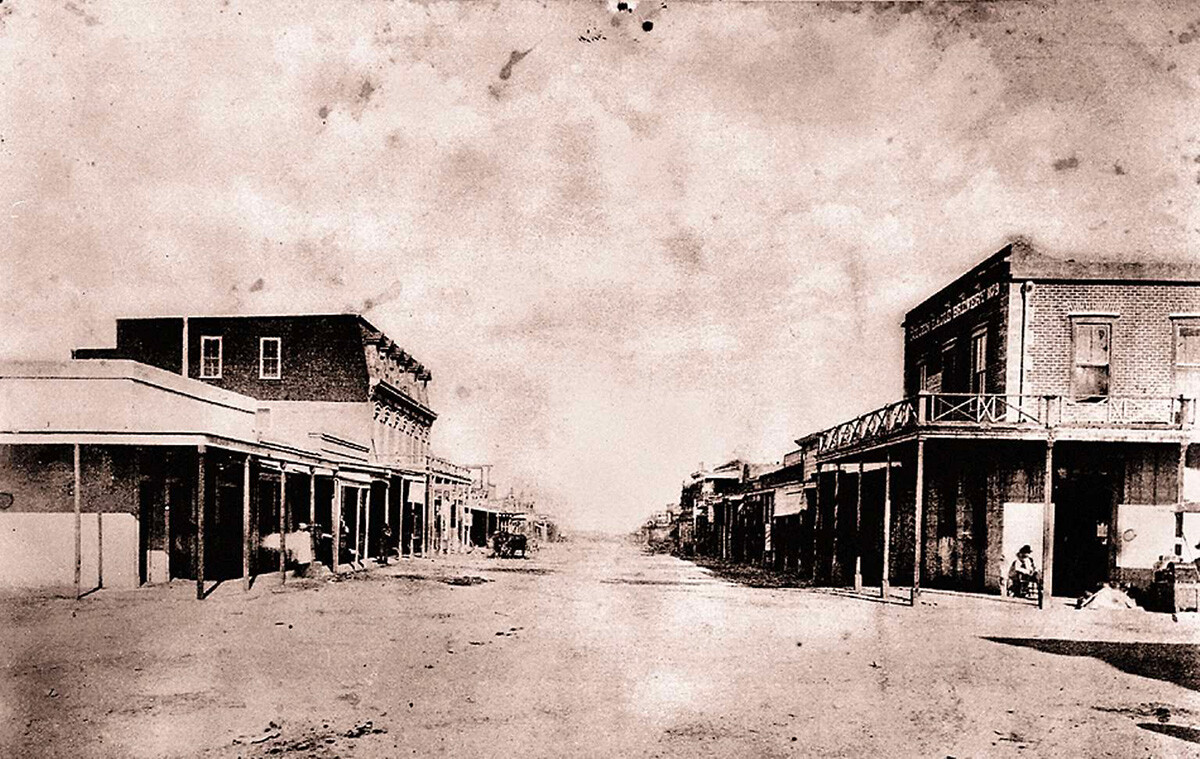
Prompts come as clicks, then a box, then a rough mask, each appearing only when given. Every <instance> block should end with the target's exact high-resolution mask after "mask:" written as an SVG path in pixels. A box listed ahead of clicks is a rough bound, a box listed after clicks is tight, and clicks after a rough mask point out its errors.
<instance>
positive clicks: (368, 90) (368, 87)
mask: <svg viewBox="0 0 1200 759" xmlns="http://www.w3.org/2000/svg"><path fill="white" fill-rule="evenodd" d="M374 94H375V85H373V84H371V80H370V79H364V80H363V83H362V88H361V89H360V90H359V91H358V99H359V100H361V101H363V102H364V103H365V102H367V101H368V100H370V99H371V96H372V95H374Z"/></svg>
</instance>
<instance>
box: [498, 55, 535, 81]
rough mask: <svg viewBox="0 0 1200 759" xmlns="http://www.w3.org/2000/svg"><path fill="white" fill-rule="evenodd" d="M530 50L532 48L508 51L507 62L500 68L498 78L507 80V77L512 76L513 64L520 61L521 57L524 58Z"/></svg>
mask: <svg viewBox="0 0 1200 759" xmlns="http://www.w3.org/2000/svg"><path fill="white" fill-rule="evenodd" d="M532 52H533V48H529V49H528V50H526V51H525V52H523V53H522V52H521V51H520V50H514V51H512V52H511V53H509V54H508V63H505V64H504V67H503V68H501V69H500V78H501V79H504V80H508V78H509V77H511V76H512V71H513V66H515V65H517V64H518V63H520V62H521V59H522V58H524V57H525V56H527V55H529V54H530V53H532Z"/></svg>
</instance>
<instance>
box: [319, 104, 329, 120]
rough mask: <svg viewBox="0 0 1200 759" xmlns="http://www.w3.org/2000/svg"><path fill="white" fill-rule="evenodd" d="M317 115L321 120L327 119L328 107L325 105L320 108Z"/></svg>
mask: <svg viewBox="0 0 1200 759" xmlns="http://www.w3.org/2000/svg"><path fill="white" fill-rule="evenodd" d="M317 115H318V116H320V117H321V118H322V119H327V118H329V106H327V105H323V106H321V108H320V109H319V110H318V111H317Z"/></svg>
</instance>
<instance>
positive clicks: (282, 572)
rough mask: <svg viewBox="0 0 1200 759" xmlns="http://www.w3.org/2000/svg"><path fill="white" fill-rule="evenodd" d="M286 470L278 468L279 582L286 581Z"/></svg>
mask: <svg viewBox="0 0 1200 759" xmlns="http://www.w3.org/2000/svg"><path fill="white" fill-rule="evenodd" d="M287 523H288V504H287V470H285V469H283V468H280V470H279V584H280V585H282V584H284V583H285V582H287V529H288V525H287Z"/></svg>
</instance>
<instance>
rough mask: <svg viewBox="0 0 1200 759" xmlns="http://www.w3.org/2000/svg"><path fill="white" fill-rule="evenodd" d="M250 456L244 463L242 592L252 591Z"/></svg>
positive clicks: (247, 455)
mask: <svg viewBox="0 0 1200 759" xmlns="http://www.w3.org/2000/svg"><path fill="white" fill-rule="evenodd" d="M250 551H251V547H250V454H246V458H245V460H244V461H242V592H243V593H244V592H246V591H248V590H250Z"/></svg>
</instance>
